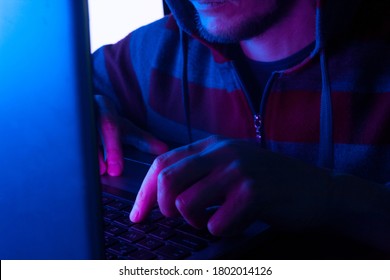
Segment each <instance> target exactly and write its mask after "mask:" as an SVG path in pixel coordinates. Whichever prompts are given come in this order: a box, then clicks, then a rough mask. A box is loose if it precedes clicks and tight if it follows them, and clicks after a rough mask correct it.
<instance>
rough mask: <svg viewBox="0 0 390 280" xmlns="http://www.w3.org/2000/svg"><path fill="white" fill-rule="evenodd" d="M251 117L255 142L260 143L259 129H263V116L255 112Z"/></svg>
mask: <svg viewBox="0 0 390 280" xmlns="http://www.w3.org/2000/svg"><path fill="white" fill-rule="evenodd" d="M253 118H254V124H255V130H256V141H257V143H259V144H261V140H262V139H261V130H262V129H263V118H262V117H261V115H260V114H255V115H254V116H253Z"/></svg>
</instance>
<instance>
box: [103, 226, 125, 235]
mask: <svg viewBox="0 0 390 280" xmlns="http://www.w3.org/2000/svg"><path fill="white" fill-rule="evenodd" d="M125 231H127V230H126V229H124V228H122V227H117V226H113V225H111V226H108V227H106V228H105V229H104V232H105V233H106V234H108V235H112V236H117V235H120V234H121V233H123V232H125Z"/></svg>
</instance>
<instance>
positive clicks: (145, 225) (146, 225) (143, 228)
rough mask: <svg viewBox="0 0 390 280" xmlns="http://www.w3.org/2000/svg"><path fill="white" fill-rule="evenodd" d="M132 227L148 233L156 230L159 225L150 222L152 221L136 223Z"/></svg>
mask: <svg viewBox="0 0 390 280" xmlns="http://www.w3.org/2000/svg"><path fill="white" fill-rule="evenodd" d="M131 228H132V229H135V230H138V231H140V232H142V233H148V232H151V231H153V230H155V229H156V228H157V225H155V224H150V223H141V224H135V225H133V226H132V227H131Z"/></svg>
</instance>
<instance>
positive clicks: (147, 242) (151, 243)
mask: <svg viewBox="0 0 390 280" xmlns="http://www.w3.org/2000/svg"><path fill="white" fill-rule="evenodd" d="M137 245H138V246H141V247H143V248H145V249H148V250H151V251H153V250H155V249H157V248H158V247H161V246H163V245H164V243H163V242H161V241H158V240H157V239H154V238H150V237H146V238H145V239H142V240H141V241H140V242H138V243H137Z"/></svg>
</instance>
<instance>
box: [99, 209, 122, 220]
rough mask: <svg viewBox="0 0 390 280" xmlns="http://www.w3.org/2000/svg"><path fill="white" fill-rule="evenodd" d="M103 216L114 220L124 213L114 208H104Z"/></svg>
mask: <svg viewBox="0 0 390 280" xmlns="http://www.w3.org/2000/svg"><path fill="white" fill-rule="evenodd" d="M103 216H104V219H105V220H106V221H112V220H115V219H117V218H118V217H121V216H122V214H121V213H120V212H118V211H116V210H113V209H104V212H103Z"/></svg>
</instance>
